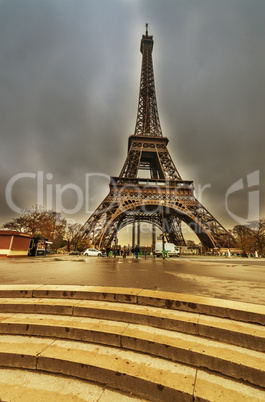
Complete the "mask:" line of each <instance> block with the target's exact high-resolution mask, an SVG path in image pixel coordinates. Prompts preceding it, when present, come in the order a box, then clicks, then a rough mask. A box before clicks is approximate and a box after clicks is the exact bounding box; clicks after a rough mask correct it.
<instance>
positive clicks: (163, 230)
mask: <svg viewBox="0 0 265 402" xmlns="http://www.w3.org/2000/svg"><path fill="white" fill-rule="evenodd" d="M164 203H165V201H164V200H161V204H162V252H164V250H165V237H164V234H165V223H164Z"/></svg>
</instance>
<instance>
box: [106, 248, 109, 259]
mask: <svg viewBox="0 0 265 402" xmlns="http://www.w3.org/2000/svg"><path fill="white" fill-rule="evenodd" d="M109 252H110V248H109V247H107V249H106V254H107V257H108V256H109Z"/></svg>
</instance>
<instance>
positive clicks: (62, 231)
mask: <svg viewBox="0 0 265 402" xmlns="http://www.w3.org/2000/svg"><path fill="white" fill-rule="evenodd" d="M81 227H82V225H81V224H80V223H70V222H68V221H67V220H66V219H65V218H63V217H62V216H61V214H59V213H57V212H55V211H53V210H50V211H46V210H44V209H43V208H42V207H40V206H37V205H35V206H34V207H33V208H31V209H25V210H23V211H22V213H21V215H20V216H19V217H17V218H13V219H12V220H11V221H10V222H7V223H5V224H4V225H3V228H4V229H9V230H16V231H19V232H23V233H29V234H31V235H33V236H36V237H40V238H44V239H47V240H48V241H51V242H52V243H53V246H52V248H53V249H54V250H55V251H57V250H58V249H59V248H61V247H65V246H67V249H68V251H70V249H74V250H79V251H83V250H84V249H85V248H87V247H90V246H91V244H89V242H88V241H87V240H85V239H82V235H81V234H80V230H81ZM229 232H230V234H231V235H232V237H233V238H234V241H235V247H236V248H238V249H240V250H242V251H245V252H247V253H255V251H258V252H259V254H261V255H262V254H265V219H264V218H263V219H260V220H258V221H252V222H249V223H248V224H246V225H236V226H235V227H234V228H233V229H232V230H230V231H229Z"/></svg>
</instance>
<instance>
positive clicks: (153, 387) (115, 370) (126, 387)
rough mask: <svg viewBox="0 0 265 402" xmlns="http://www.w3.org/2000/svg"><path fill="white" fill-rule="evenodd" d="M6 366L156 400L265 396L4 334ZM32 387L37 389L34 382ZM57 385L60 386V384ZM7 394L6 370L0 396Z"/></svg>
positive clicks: (160, 364) (161, 364) (116, 351)
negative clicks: (62, 377) (5, 390)
mask: <svg viewBox="0 0 265 402" xmlns="http://www.w3.org/2000/svg"><path fill="white" fill-rule="evenodd" d="M0 364H1V366H5V367H7V368H9V369H10V368H16V367H17V368H19V369H21V368H24V369H26V370H27V371H28V370H31V372H32V373H37V374H39V373H43V372H44V373H52V374H56V375H58V374H60V375H66V376H70V377H71V378H78V379H83V380H88V381H92V382H93V383H97V384H103V385H104V387H106V386H107V387H109V388H114V389H116V390H119V391H120V392H126V393H132V394H134V395H137V396H138V397H141V398H145V399H148V400H151V401H163V402H164V401H194V400H210V401H217V400H218V401H229V400H231V401H232V400H237V401H243V400H244V401H246V400H251V401H252V402H255V401H261V400H264V398H265V392H264V390H261V389H259V388H255V387H251V386H249V385H246V384H241V383H239V382H235V381H232V380H231V379H227V378H224V377H222V376H217V375H216V374H211V373H209V372H205V371H203V370H201V369H195V368H193V367H188V366H186V365H183V364H179V363H174V362H171V361H167V360H165V359H161V358H158V357H152V356H148V355H144V354H142V353H136V352H132V351H127V350H123V349H121V348H115V347H108V346H103V345H97V344H91V343H86V342H85V343H84V342H78V341H69V340H54V339H47V338H39V337H24V336H13V335H1V336H0ZM40 378H42V377H40ZM5 381H6V384H7V388H8V390H10V389H11V388H12V386H13V385H14V377H13V376H11V375H10V380H9V379H8V378H7V377H6V378H5ZM44 381H46V379H45V378H44ZM17 382H18V383H19V387H20V386H23V380H22V381H19V380H17ZM27 386H28V387H29V388H30V387H32V388H34V387H35V385H34V382H33V383H32V382H30V383H29V384H27ZM43 386H44V384H43ZM57 386H58V387H60V384H59V382H58V385H57ZM36 388H37V387H36ZM68 389H69V388H68ZM1 392H2V391H1V372H0V395H1ZM10 392H11V391H10ZM25 392H27V391H25ZM66 392H67V389H66ZM113 398H115V397H114V396H113ZM4 400H8V399H4ZM10 400H11V399H10ZM12 400H16V399H12ZM17 400H21V399H19V397H18V398H17ZM22 400H23V399H22ZM28 400H29V399H28ZM73 400H75V399H73ZM102 400H104V399H102ZM106 400H108V399H106ZM114 400H115V401H116V400H117V401H118V399H114ZM121 400H123V399H121ZM100 401H101V399H100Z"/></svg>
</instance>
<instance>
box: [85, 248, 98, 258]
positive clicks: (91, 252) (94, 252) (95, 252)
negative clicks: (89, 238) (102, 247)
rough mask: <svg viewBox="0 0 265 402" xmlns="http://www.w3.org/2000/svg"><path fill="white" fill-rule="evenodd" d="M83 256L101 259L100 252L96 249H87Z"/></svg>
mask: <svg viewBox="0 0 265 402" xmlns="http://www.w3.org/2000/svg"><path fill="white" fill-rule="evenodd" d="M84 255H85V256H88V257H92V256H95V257H101V256H102V253H101V251H99V250H97V249H96V248H87V249H86V251H84Z"/></svg>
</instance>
